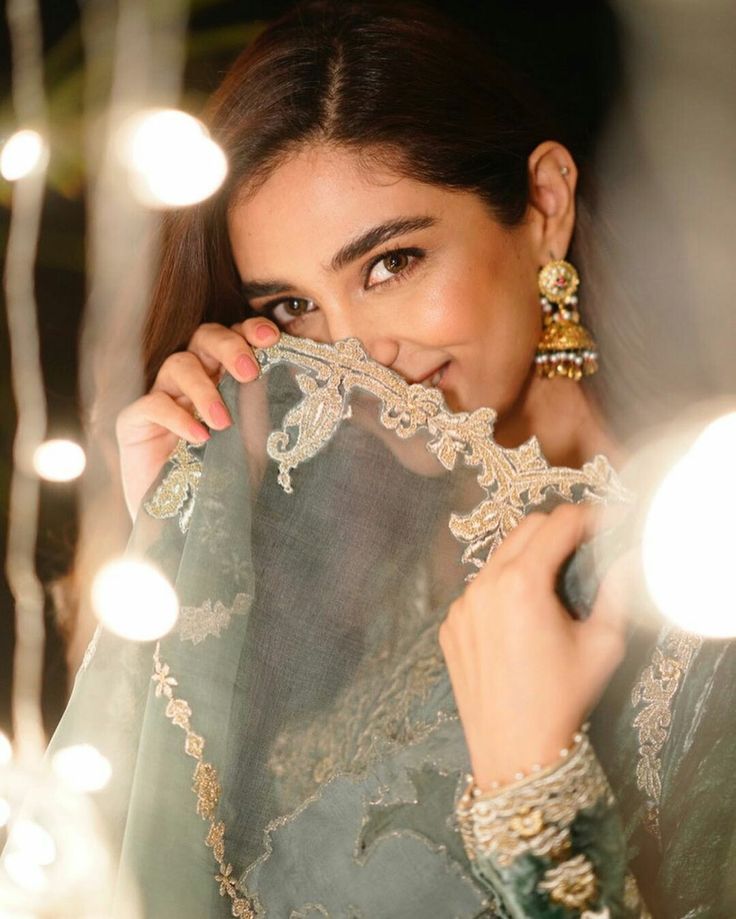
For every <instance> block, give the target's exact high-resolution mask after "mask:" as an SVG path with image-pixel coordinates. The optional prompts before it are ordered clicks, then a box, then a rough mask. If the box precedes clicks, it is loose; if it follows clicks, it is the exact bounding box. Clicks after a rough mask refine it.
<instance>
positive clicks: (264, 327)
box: [253, 322, 278, 344]
mask: <svg viewBox="0 0 736 919" xmlns="http://www.w3.org/2000/svg"><path fill="white" fill-rule="evenodd" d="M253 334H254V335H255V337H256V338H257V339H258V341H262V342H264V344H265V342H267V341H276V339H277V338H278V332H277V331H276V329H274V327H273V326H272V325H269V324H268V323H267V322H262V323H261V324H260V325H257V326H256V327H255V331H254V333H253Z"/></svg>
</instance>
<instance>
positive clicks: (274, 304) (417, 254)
mask: <svg viewBox="0 0 736 919" xmlns="http://www.w3.org/2000/svg"><path fill="white" fill-rule="evenodd" d="M392 255H408V256H409V257H410V258H411V259H412V261H411V262H409V264H408V265H407V266H406V268H404V269H403V271H399V272H397V273H396V274H394V275H392V277H390V278H387V279H386V280H385V281H380V282H379V283H378V284H371V285H370V287H366V290H373V289H374V288H377V287H382V288H385V287H386V286H389V285H392V284H394V283H396V282H397V281H403V280H404V279H405V278H407V277H408V276H409V275H410V274H411V273H412V272H413V271H414V269H415V268H416V267H417V266H418V265H419V263H420V262H421V261H422V259H423V258H424V256H425V255H426V251H425V250H424V249H419V248H417V247H416V246H406V247H403V248H397V249H387V250H386V251H385V252H381V253H380V254H379V255H377V256H375V258H374V259H373V260H372V261H371V262H370V263H369V264H368V265H367V266H366V267H365V268H364V269H363V286H364V287H365V284H366V283H367V281H368V279H369V278H370V276H371V273H372V271H373V269H374V268H375V267H376V266H377V265H380V264H381V262H382V261H384V259H387V258H389V257H390V256H392ZM303 299H305V298H303V297H281V299H279V300H272V301H271V302H270V303H266V304H264V305H263V306H262V307H261V308H260V309H259V310H258V313H259V315H268V316H269V317H270V318H271V319H273V313H274V311H275V310H276V309H277V308H278V307H279V306H281V305H282V304H283V303H285V302H287V301H288V300H303ZM303 318H304V315H302V316H294V317H293V318H292V319H291V320H290V321H289V322H288V323H283V321H282V322H281V325H282V327H284V326H286V325H293V324H294V323H295V322H297V321H298V320H299V319H303ZM273 321H274V322H276V323H277V324H278V323H279V320H276V319H274V320H273Z"/></svg>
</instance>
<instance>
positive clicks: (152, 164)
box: [119, 109, 227, 207]
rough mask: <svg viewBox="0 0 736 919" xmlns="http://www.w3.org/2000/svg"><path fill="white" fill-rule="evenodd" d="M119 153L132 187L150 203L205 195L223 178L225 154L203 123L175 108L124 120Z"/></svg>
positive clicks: (177, 203) (182, 202)
mask: <svg viewBox="0 0 736 919" xmlns="http://www.w3.org/2000/svg"><path fill="white" fill-rule="evenodd" d="M119 143H120V153H121V156H122V157H123V160H124V162H125V164H126V166H127V168H128V170H129V175H130V184H131V189H132V191H133V193H134V194H135V195H136V197H137V198H138V199H139V200H140V201H141V202H142V203H143V204H146V205H148V206H150V207H184V206H186V205H190V204H195V203H196V202H198V201H203V200H204V199H205V198H208V197H209V196H210V195H211V194H213V193H214V192H215V191H217V189H218V188H219V187H220V185H221V184H222V182H223V180H224V178H225V176H226V174H227V160H226V159H225V154H224V153H223V152H222V150H221V149H220V147H219V146H218V145H217V144H216V143H215V142H214V141H213V140H212V139H211V138H210V137H209V134H208V133H207V129H206V128H205V126H204V125H203V124H202V123H201V122H200V121H198V120H197V119H196V118H193V117H192V116H191V115H187V114H186V113H185V112H180V111H177V110H176V109H152V110H148V111H145V112H142V113H139V114H137V115H134V116H132V117H131V118H129V119H128V120H127V121H126V122H124V124H123V127H122V129H121V133H120V136H119Z"/></svg>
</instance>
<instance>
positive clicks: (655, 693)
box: [631, 627, 703, 838]
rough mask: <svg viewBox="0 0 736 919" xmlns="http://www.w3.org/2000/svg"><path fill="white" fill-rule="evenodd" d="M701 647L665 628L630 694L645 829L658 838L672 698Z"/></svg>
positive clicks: (687, 635) (699, 641)
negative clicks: (663, 756) (644, 803)
mask: <svg viewBox="0 0 736 919" xmlns="http://www.w3.org/2000/svg"><path fill="white" fill-rule="evenodd" d="M702 643H703V640H702V638H700V637H699V636H697V635H692V634H690V633H688V632H682V631H680V630H679V629H672V628H670V627H666V628H665V629H664V630H663V632H662V635H661V636H660V640H659V642H658V644H657V647H656V648H655V649H654V652H653V654H652V662H651V663H650V664H649V665H648V666H647V667H646V668H645V669H644V671H643V673H642V675H641V677H640V678H639V680H638V682H637V683H636V684H635V685H634V688H633V690H632V692H631V702H632V705H634V706H635V707H636V706H639V705H643V708H641V710H640V711H639V713H638V714H637V715H636V717H635V718H634V727H635V728H636V729H637V731H638V734H639V761H638V762H637V765H636V784H637V786H638V788H639V789H640V790H641V791H643V792H644V794H645V795H646V796H647V799H648V800H647V818H646V821H645V826H646V828H647V829H648V830H649V832H650V833H651V834H652V835H653V836H655V837H657V838H659V801H660V797H661V795H662V760H661V758H660V754H661V751H662V747H663V746H664V744H665V742H666V740H667V738H668V737H669V733H670V726H671V722H672V707H673V702H674V698H675V696H676V695H677V692H678V690H679V688H680V686H681V685H682V681H683V677H684V675H685V673H686V671H687V669H688V667H689V666H690V663H691V661H692V659H693V657H694V656H695V652H696V651H697V650H698V649H699V648H700V646H701V645H702ZM660 646H661V647H660Z"/></svg>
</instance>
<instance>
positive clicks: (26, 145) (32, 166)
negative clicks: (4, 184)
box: [0, 128, 48, 182]
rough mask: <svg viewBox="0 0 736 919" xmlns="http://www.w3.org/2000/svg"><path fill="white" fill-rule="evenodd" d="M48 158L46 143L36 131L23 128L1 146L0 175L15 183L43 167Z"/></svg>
mask: <svg viewBox="0 0 736 919" xmlns="http://www.w3.org/2000/svg"><path fill="white" fill-rule="evenodd" d="M47 157H48V149H47V147H46V142H45V141H44V139H43V137H41V135H40V134H39V133H38V131H32V130H30V129H28V128H24V129H23V130H21V131H16V132H15V134H12V135H11V136H10V137H9V138H8V139H7V140H6V141H5V143H4V144H3V149H2V152H1V153H0V174H2V177H3V178H4V179H7V181H8V182H15V181H17V180H18V179H23V178H25V177H26V176H27V175H30V174H31V173H32V172H34V170H36V169H39V168H41V167H42V166H44V165H45V163H46V159H47Z"/></svg>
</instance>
